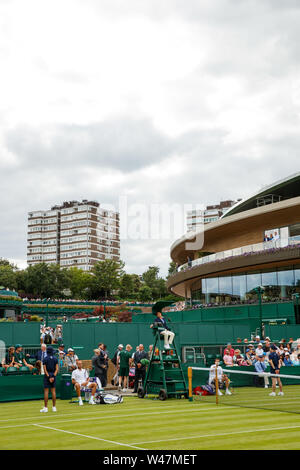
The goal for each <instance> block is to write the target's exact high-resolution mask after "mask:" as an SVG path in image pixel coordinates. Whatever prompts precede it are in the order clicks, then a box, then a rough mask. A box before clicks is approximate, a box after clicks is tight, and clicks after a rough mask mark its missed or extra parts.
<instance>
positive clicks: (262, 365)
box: [254, 355, 269, 388]
mask: <svg viewBox="0 0 300 470" xmlns="http://www.w3.org/2000/svg"><path fill="white" fill-rule="evenodd" d="M254 367H255V370H256V372H259V373H261V374H262V373H264V372H265V371H266V368H267V364H266V362H265V355H263V356H257V357H256V361H255V364H254ZM262 377H263V378H264V384H265V388H268V386H269V378H268V377H267V376H264V375H260V376H255V377H254V379H255V385H256V386H259V379H260V378H262Z"/></svg>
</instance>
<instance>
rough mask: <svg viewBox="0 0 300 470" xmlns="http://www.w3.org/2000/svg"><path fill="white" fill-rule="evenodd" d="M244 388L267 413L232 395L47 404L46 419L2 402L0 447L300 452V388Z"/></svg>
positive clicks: (36, 409)
mask: <svg viewBox="0 0 300 470" xmlns="http://www.w3.org/2000/svg"><path fill="white" fill-rule="evenodd" d="M241 391H242V396H243V400H244V402H246V398H247V396H248V401H249V403H250V406H255V401H258V402H260V403H261V404H263V405H264V409H257V408H254V407H253V408H251V409H249V408H245V407H239V406H236V405H233V406H232V405H231V404H228V405H226V404H224V403H226V402H225V399H226V398H227V397H221V398H222V403H220V404H219V405H218V406H216V405H215V404H214V402H213V397H208V398H209V400H203V401H202V400H201V401H193V402H192V403H191V402H189V401H188V400H185V399H181V400H176V399H169V400H166V401H159V400H152V399H146V398H145V399H139V398H136V397H125V398H124V402H123V403H122V404H116V405H94V406H92V405H88V404H85V405H84V406H81V407H79V406H78V405H77V404H75V403H74V404H71V403H69V402H68V401H60V400H58V401H57V410H58V411H57V413H53V412H52V404H51V402H49V412H48V413H47V414H42V413H40V409H41V408H42V407H43V402H42V401H27V402H10V403H1V404H0V409H1V418H0V433H1V440H0V449H2V450H4V449H5V450H11V449H18V450H28V449H36V450H44V449H53V450H88V449H96V450H101V449H102V450H104V449H105V450H139V449H142V450H202V449H206V450H214V449H219V450H222V449H232V450H241V449H242V450H246V449H251V450H262V449H266V450H267V449H274V448H276V449H286V450H291V449H300V414H297V413H291V411H292V409H293V407H294V406H293V404H295V406H296V407H297V409H298V410H299V403H300V390H299V387H297V386H290V387H285V390H284V391H285V395H284V397H277V396H276V397H269V392H270V390H265V389H255V390H254V389H253V388H249V389H241ZM228 398H229V399H230V400H231V403H234V401H233V397H228ZM239 398H240V396H239V395H236V399H237V400H238V399H239ZM277 403H278V405H277ZM268 404H269V405H268ZM258 405H259V403H258ZM276 407H278V410H279V411H276ZM283 409H286V410H287V411H282V410H283Z"/></svg>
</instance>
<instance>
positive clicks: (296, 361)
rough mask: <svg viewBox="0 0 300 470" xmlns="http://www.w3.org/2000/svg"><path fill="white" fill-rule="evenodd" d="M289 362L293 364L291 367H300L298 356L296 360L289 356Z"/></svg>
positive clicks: (299, 357)
mask: <svg viewBox="0 0 300 470" xmlns="http://www.w3.org/2000/svg"><path fill="white" fill-rule="evenodd" d="M291 361H292V363H293V366H300V354H298V356H297V357H296V358H292V356H291Z"/></svg>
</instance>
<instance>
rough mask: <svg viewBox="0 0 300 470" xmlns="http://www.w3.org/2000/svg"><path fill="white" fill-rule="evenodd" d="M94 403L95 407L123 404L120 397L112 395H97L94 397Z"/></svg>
mask: <svg viewBox="0 0 300 470" xmlns="http://www.w3.org/2000/svg"><path fill="white" fill-rule="evenodd" d="M94 400H95V403H96V404H97V405H114V404H115V403H123V397H122V395H113V394H112V393H103V392H102V393H97V394H96V395H95V398H94Z"/></svg>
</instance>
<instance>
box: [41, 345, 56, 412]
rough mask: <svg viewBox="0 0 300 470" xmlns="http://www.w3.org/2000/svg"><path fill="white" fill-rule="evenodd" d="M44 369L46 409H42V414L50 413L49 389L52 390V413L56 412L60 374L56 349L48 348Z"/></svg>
mask: <svg viewBox="0 0 300 470" xmlns="http://www.w3.org/2000/svg"><path fill="white" fill-rule="evenodd" d="M43 368H44V405H45V406H44V408H43V409H41V413H47V412H48V398H49V388H50V389H51V395H52V411H57V410H56V406H55V405H56V387H55V385H56V376H57V373H58V359H57V357H56V356H55V355H54V349H53V348H52V347H51V346H49V347H48V348H47V356H46V357H45V359H44V360H43Z"/></svg>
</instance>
